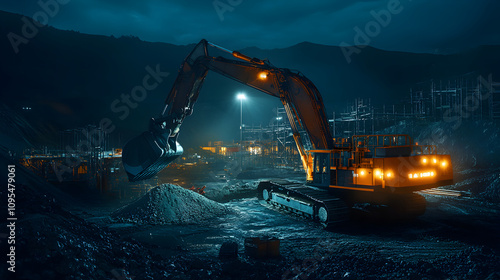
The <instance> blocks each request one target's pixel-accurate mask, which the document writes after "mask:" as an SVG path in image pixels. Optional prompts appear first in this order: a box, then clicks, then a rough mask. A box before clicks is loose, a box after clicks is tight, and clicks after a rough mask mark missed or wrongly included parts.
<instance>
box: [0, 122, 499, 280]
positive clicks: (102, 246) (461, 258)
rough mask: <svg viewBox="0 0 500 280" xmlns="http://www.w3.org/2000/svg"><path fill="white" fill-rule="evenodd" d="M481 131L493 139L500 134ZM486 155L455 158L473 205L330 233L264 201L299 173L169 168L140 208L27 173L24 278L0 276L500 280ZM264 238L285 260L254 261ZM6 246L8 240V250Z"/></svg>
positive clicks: (433, 199) (431, 209)
mask: <svg viewBox="0 0 500 280" xmlns="http://www.w3.org/2000/svg"><path fill="white" fill-rule="evenodd" d="M408 127H410V126H408ZM475 127H476V129H477V130H478V131H479V130H480V131H482V132H484V133H486V134H488V135H489V136H488V137H486V138H485V139H486V140H487V141H490V140H491V139H490V138H492V137H493V136H495V135H496V134H497V130H492V129H490V128H488V127H487V126H484V127H483V126H480V125H476V126H475ZM444 129H445V130H446V129H448V130H449V132H450V133H457V132H456V131H459V130H454V128H453V127H449V128H446V127H445V128H444ZM471 129H472V128H471ZM429 131H431V132H432V130H429ZM429 133H430V132H429ZM420 136H421V137H420V138H422V139H423V138H429V137H428V135H427V134H425V133H424V134H422V135H420ZM455 136H457V135H455ZM493 138H494V137H493ZM457 139H461V138H460V137H458V136H457ZM438 140H439V139H438ZM438 140H435V141H436V142H435V144H439V141H441V140H439V141H438ZM419 141H423V140H419ZM442 141H443V143H445V144H446V143H448V142H446V141H451V138H446V139H444V140H442ZM457 141H458V140H457ZM448 144H450V145H451V147H455V146H457V145H458V144H457V143H456V142H453V143H452V142H449V143H448ZM493 144H494V143H489V142H488V143H487V145H484V146H488V145H489V146H494V145H493ZM440 145H441V144H440ZM454 145H455V146H454ZM457 147H458V146H457ZM495 149H496V148H495ZM486 150H488V149H487V148H486V147H474V149H473V150H472V151H471V154H470V156H462V157H461V158H456V162H457V166H458V168H456V171H455V179H456V180H455V181H456V183H455V184H454V185H450V186H446V187H443V188H444V189H449V190H454V191H458V192H460V194H463V196H442V195H433V194H423V195H424V196H425V198H426V200H427V203H428V207H427V212H426V213H425V214H424V215H423V216H421V217H419V218H418V219H416V220H413V221H406V222H387V221H386V222H381V221H370V220H368V221H367V220H351V221H348V222H346V223H344V224H341V225H339V226H338V227H335V228H333V229H329V230H324V229H323V228H322V227H321V226H319V225H318V224H315V223H314V222H311V221H304V220H303V219H302V218H300V217H295V216H290V215H288V214H283V213H279V212H277V211H275V210H274V209H271V208H269V207H268V206H265V205H262V204H261V203H260V202H259V201H258V200H257V199H256V198H255V197H256V188H257V185H258V179H272V178H286V179H290V180H299V181H300V180H303V174H301V173H300V172H299V173H297V172H294V171H293V170H286V169H283V170H269V169H261V168H252V169H249V170H248V171H247V172H245V173H242V174H234V176H227V177H225V178H221V176H219V175H220V174H219V173H220V172H219V171H221V170H224V169H225V167H224V165H223V164H222V165H221V163H218V165H216V166H210V165H194V166H192V167H189V168H188V167H186V168H185V169H181V170H179V169H172V170H170V171H167V172H171V173H169V174H166V175H165V177H164V178H161V179H163V180H161V181H162V183H163V184H162V185H160V186H158V187H156V188H154V186H152V190H151V191H150V192H149V193H147V194H146V195H144V196H143V197H140V198H138V199H137V200H134V201H130V200H127V201H107V200H105V199H103V198H99V197H98V196H95V199H93V200H92V201H89V200H88V199H85V200H84V199H82V198H81V197H77V196H74V195H69V194H68V193H67V192H65V191H64V190H60V189H57V188H55V187H53V186H51V185H49V184H47V183H45V182H44V181H42V180H41V179H39V178H37V177H35V176H33V175H32V174H30V173H29V172H28V171H27V170H25V169H23V168H22V166H18V167H17V169H16V192H15V193H16V208H17V212H16V214H17V216H18V221H17V223H16V273H15V274H12V273H10V272H8V271H7V263H6V262H4V261H2V263H1V264H0V269H1V272H0V279H117V280H122V279H253V280H255V279H301V280H305V279H489V280H492V279H500V265H499V264H500V243H499V242H498V236H500V169H499V168H498V164H490V163H485V162H486V161H483V159H482V158H481V157H479V156H478V155H480V154H481V153H483V152H485V151H486ZM489 150H491V149H489ZM489 150H488V151H489ZM449 152H451V153H452V154H458V153H459V152H458V151H454V150H450V151H449ZM491 154H493V155H495V154H498V153H497V151H496V150H491V151H490V152H488V156H491ZM9 163H10V162H9V160H8V159H7V158H5V157H0V164H1V165H2V166H6V165H7V164H9ZM467 166H468V168H466V167H467ZM2 172H4V171H2ZM2 175H5V176H6V174H3V173H2ZM5 176H4V178H6V177H5ZM169 180H171V181H169ZM176 185H181V186H182V187H184V188H181V187H179V186H176ZM191 186H195V187H202V186H205V189H204V190H205V194H204V196H201V195H199V194H197V193H195V192H193V191H190V190H186V189H185V188H189V187H191ZM0 192H1V195H2V200H4V201H6V199H7V198H6V195H7V193H6V192H5V191H4V190H0ZM89 197H93V196H89ZM3 221H5V219H3ZM1 226H2V228H6V225H5V223H4V224H2V225H1ZM264 236H272V237H276V238H279V239H280V242H281V244H280V252H281V257H280V258H275V259H254V258H252V257H250V256H248V255H247V254H246V253H245V250H244V246H243V244H244V239H245V238H246V237H264ZM7 237H8V235H7V234H5V233H4V231H2V232H0V245H1V248H2V252H7ZM228 241H229V242H236V244H238V257H237V258H234V259H220V258H219V257H218V255H219V249H220V248H221V245H222V244H223V243H225V242H228ZM2 254H4V253H2ZM4 255H5V254H4Z"/></svg>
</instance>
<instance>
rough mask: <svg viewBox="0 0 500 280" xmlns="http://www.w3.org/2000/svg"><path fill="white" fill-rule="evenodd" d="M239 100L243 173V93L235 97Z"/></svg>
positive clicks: (244, 96) (241, 167)
mask: <svg viewBox="0 0 500 280" xmlns="http://www.w3.org/2000/svg"><path fill="white" fill-rule="evenodd" d="M236 98H238V99H239V100H240V170H241V171H243V100H245V99H247V97H246V95H245V94H244V93H238V95H237V96H236Z"/></svg>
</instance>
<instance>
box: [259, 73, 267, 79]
mask: <svg viewBox="0 0 500 280" xmlns="http://www.w3.org/2000/svg"><path fill="white" fill-rule="evenodd" d="M259 79H261V80H265V79H267V73H266V72H260V73H259Z"/></svg>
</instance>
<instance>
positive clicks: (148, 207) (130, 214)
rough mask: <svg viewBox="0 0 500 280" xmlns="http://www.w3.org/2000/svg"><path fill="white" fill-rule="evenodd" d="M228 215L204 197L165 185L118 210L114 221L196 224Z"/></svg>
mask: <svg viewBox="0 0 500 280" xmlns="http://www.w3.org/2000/svg"><path fill="white" fill-rule="evenodd" d="M227 212H228V209H227V208H226V207H225V206H224V205H222V204H219V203H217V202H215V201H212V200H210V199H208V198H206V197H204V196H202V195H200V194H197V193H195V192H193V191H190V190H186V189H184V188H182V187H180V186H177V185H172V184H163V185H160V186H158V187H155V188H154V189H151V190H150V191H149V192H148V193H147V194H145V195H144V196H142V197H141V198H139V199H138V200H136V201H134V202H132V203H130V204H129V205H126V206H124V207H122V208H120V209H118V210H117V211H115V212H114V213H113V214H112V217H114V218H116V219H118V220H119V221H122V222H133V223H137V224H155V225H163V224H195V223H199V222H201V221H203V220H206V219H209V218H212V217H215V216H218V215H221V214H225V213H227Z"/></svg>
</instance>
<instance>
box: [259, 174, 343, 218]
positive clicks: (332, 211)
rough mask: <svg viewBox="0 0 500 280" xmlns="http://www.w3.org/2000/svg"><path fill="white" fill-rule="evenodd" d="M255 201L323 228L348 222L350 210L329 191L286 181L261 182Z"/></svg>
mask: <svg viewBox="0 0 500 280" xmlns="http://www.w3.org/2000/svg"><path fill="white" fill-rule="evenodd" d="M258 198H259V199H260V200H262V201H265V202H266V203H268V204H270V205H272V206H274V207H277V208H279V209H282V210H285V211H287V212H290V213H294V214H298V215H302V216H306V217H308V218H311V219H313V220H315V221H317V222H319V223H320V224H322V225H323V226H324V227H330V226H332V225H335V224H337V223H340V222H344V221H346V220H348V219H349V214H350V208H349V207H348V206H347V205H346V204H345V203H344V201H342V200H341V199H339V198H336V197H334V196H332V194H330V193H329V192H328V190H324V189H320V188H316V187H313V186H307V185H304V184H301V183H296V182H289V181H262V182H260V184H259V186H258Z"/></svg>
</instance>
